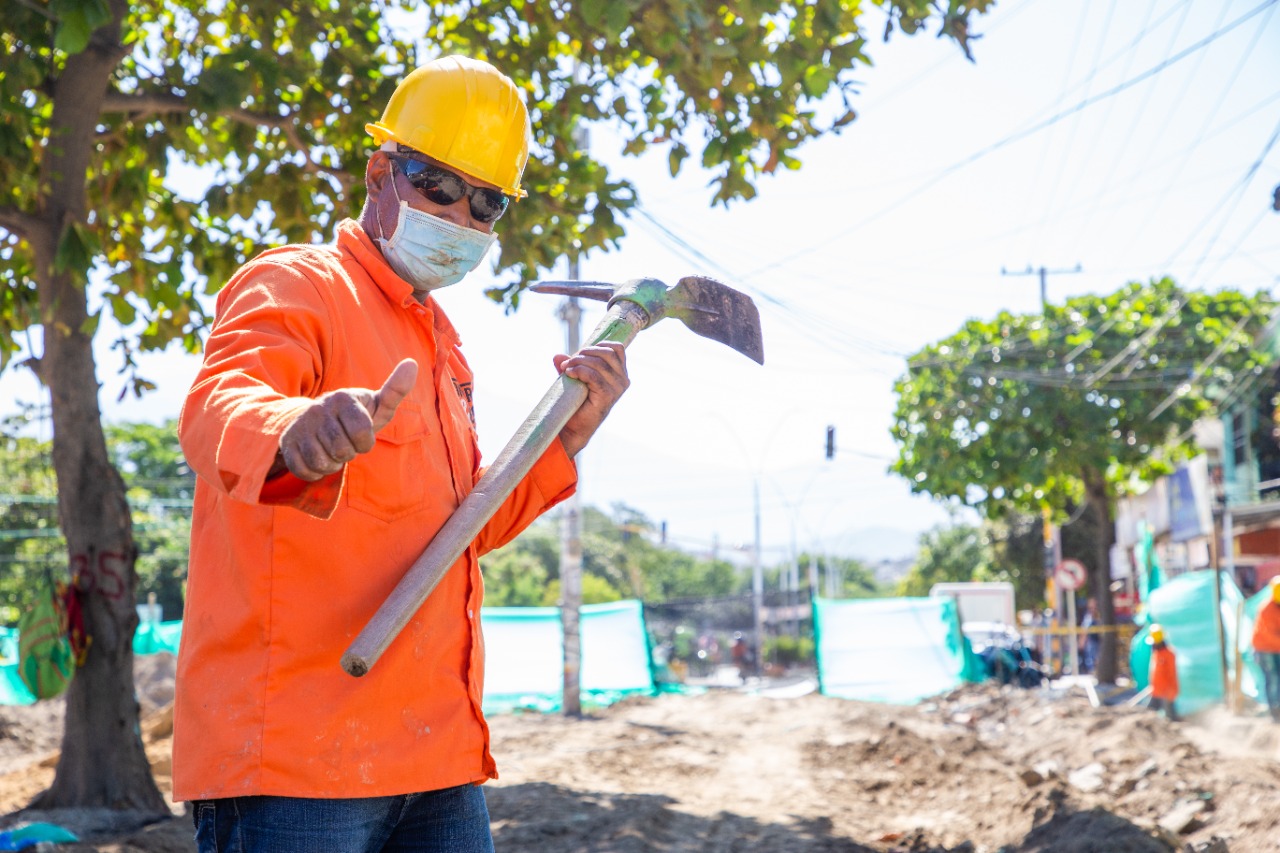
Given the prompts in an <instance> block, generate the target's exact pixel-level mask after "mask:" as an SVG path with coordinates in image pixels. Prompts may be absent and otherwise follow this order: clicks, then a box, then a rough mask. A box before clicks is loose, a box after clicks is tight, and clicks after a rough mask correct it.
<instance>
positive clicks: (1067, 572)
mask: <svg viewBox="0 0 1280 853" xmlns="http://www.w3.org/2000/svg"><path fill="white" fill-rule="evenodd" d="M1087 575H1088V570H1087V569H1085V567H1084V563H1082V562H1080V561H1079V560H1063V561H1062V562H1061V563H1059V564H1058V568H1057V569H1055V570H1054V572H1053V579H1054V581H1056V582H1057V584H1058V586H1060V587H1062V588H1063V589H1079V588H1080V587H1082V586H1084V579H1085V577H1086V576H1087Z"/></svg>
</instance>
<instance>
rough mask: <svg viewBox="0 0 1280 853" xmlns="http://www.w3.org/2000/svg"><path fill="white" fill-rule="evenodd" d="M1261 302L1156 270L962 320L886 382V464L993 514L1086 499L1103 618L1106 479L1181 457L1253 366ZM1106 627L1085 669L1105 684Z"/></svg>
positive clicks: (1152, 469) (1166, 466) (1111, 645)
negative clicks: (889, 403)
mask: <svg viewBox="0 0 1280 853" xmlns="http://www.w3.org/2000/svg"><path fill="white" fill-rule="evenodd" d="M1273 304H1274V303H1273V302H1272V300H1271V298H1270V297H1269V296H1268V295H1266V294H1260V295H1257V296H1246V295H1244V294H1242V293H1239V292H1236V291H1231V290H1223V291H1221V292H1218V293H1204V292H1200V291H1184V290H1182V289H1181V288H1179V287H1178V286H1177V285H1175V284H1174V282H1173V281H1171V280H1170V279H1167V278H1166V279H1160V280H1155V281H1151V282H1150V283H1147V284H1140V283H1131V284H1128V285H1126V286H1124V287H1123V288H1121V289H1120V290H1118V291H1116V292H1114V293H1111V294H1106V295H1102V296H1095V295H1089V296H1081V297H1077V298H1073V299H1069V300H1067V302H1066V303H1065V304H1064V305H1061V306H1054V305H1050V306H1048V307H1047V310H1046V313H1045V314H1044V315H1040V314H1034V315H1014V314H1009V313H1002V314H1000V315H999V316H997V317H996V318H995V319H993V320H989V321H987V320H971V321H969V322H968V323H966V324H965V325H964V326H963V328H961V330H960V331H959V332H957V333H956V334H954V335H952V336H950V337H948V338H945V339H943V340H941V341H938V342H937V343H933V344H930V345H929V346H927V347H925V348H924V349H923V350H921V351H920V352H918V353H916V354H915V355H913V356H911V358H910V359H908V371H907V373H906V375H904V376H903V377H902V378H900V379H899V380H898V382H897V384H896V386H895V390H896V392H897V394H898V405H897V411H896V414H895V424H894V430H893V432H894V437H895V438H896V440H897V442H898V445H899V451H898V459H897V461H896V462H895V463H894V465H893V470H894V471H896V472H898V473H899V474H901V475H902V476H904V477H905V478H907V480H908V482H909V483H910V484H911V488H912V490H913V491H915V492H926V493H928V494H931V495H933V496H934V497H937V498H940V499H945V500H951V501H958V502H961V503H965V504H969V505H971V506H974V507H976V508H979V509H980V510H982V511H983V512H984V513H985V514H986V515H987V516H988V517H991V518H997V517H1000V516H1001V515H1002V514H1004V513H1005V512H1007V511H1009V510H1012V509H1017V510H1021V511H1023V512H1027V513H1033V514H1038V513H1039V511H1040V508H1041V507H1042V506H1049V507H1050V508H1052V510H1053V511H1054V513H1055V515H1056V516H1057V517H1058V518H1059V520H1061V519H1062V518H1063V517H1064V516H1065V512H1066V508H1067V507H1068V506H1077V507H1078V506H1081V505H1083V504H1084V503H1085V502H1087V503H1088V506H1089V510H1090V511H1092V512H1093V513H1094V514H1095V517H1096V525H1097V526H1096V528H1095V530H1096V531H1097V533H1098V535H1097V537H1096V538H1095V541H1094V543H1093V545H1094V547H1093V559H1092V560H1090V561H1089V563H1090V564H1091V566H1092V572H1091V579H1090V581H1089V591H1090V593H1091V594H1092V595H1093V596H1094V597H1095V598H1096V599H1097V601H1098V610H1099V615H1100V616H1101V619H1102V622H1103V623H1104V624H1114V621H1115V611H1114V606H1113V602H1112V598H1111V578H1110V551H1111V545H1112V543H1113V542H1114V536H1115V528H1114V524H1113V520H1112V505H1113V502H1114V497H1115V495H1116V494H1117V492H1118V490H1120V489H1123V488H1126V487H1129V486H1132V485H1134V484H1136V483H1138V482H1141V481H1146V480H1149V478H1151V477H1153V476H1155V475H1156V474H1159V473H1165V472H1167V471H1169V470H1171V468H1170V466H1171V465H1172V464H1173V463H1175V462H1176V461H1178V460H1179V459H1183V458H1185V457H1187V456H1188V455H1190V454H1191V453H1193V452H1194V450H1195V448H1194V446H1193V445H1192V443H1191V441H1190V436H1191V427H1192V424H1193V423H1194V422H1195V421H1196V420H1197V419H1198V418H1200V417H1202V416H1204V415H1206V414H1209V413H1210V412H1211V411H1213V408H1214V399H1215V397H1221V396H1222V395H1223V394H1224V393H1230V389H1232V388H1233V387H1235V386H1236V385H1237V384H1238V383H1239V382H1240V381H1241V379H1242V378H1244V377H1247V376H1250V375H1252V374H1254V373H1257V372H1261V371H1262V370H1263V366H1264V365H1265V364H1267V363H1268V362H1269V360H1270V358H1271V356H1270V355H1269V354H1268V353H1267V352H1265V351H1264V350H1262V349H1260V347H1259V345H1258V340H1259V338H1260V333H1261V331H1262V329H1263V327H1264V326H1265V325H1266V324H1267V322H1268V321H1269V319H1270V317H1271V312H1272V308H1273ZM1116 663H1117V661H1116V644H1115V636H1114V635H1113V634H1110V633H1107V634H1103V635H1102V645H1101V655H1100V660H1099V663H1098V670H1097V672H1098V678H1099V679H1100V680H1101V681H1103V682H1111V681H1114V679H1115V676H1116V672H1117V670H1116Z"/></svg>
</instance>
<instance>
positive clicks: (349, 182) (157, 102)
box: [102, 91, 356, 192]
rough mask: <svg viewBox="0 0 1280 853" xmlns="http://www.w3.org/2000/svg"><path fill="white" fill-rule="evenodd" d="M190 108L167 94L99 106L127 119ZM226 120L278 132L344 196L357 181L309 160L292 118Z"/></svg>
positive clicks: (235, 114) (231, 113)
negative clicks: (335, 184) (336, 183)
mask: <svg viewBox="0 0 1280 853" xmlns="http://www.w3.org/2000/svg"><path fill="white" fill-rule="evenodd" d="M191 108H192V107H191V104H190V103H188V101H187V100H186V99H185V98H183V97H181V96H180V95H174V94H171V93H167V92H149V93H146V94H140V95H126V94H124V93H122V92H115V91H112V92H108V93H107V97H106V98H105V99H103V102H102V112H103V113H128V114H130V115H136V114H143V115H155V114H165V113H185V112H188V111H189V110H191ZM218 115H221V116H223V117H225V118H229V119H231V120H232V121H236V122H239V123H241V124H248V125H252V126H254V127H269V128H275V129H276V130H279V131H280V132H281V133H282V134H284V137H285V139H286V140H287V141H288V142H289V144H290V145H291V146H293V147H294V148H295V149H296V150H297V151H298V152H299V153H300V154H302V155H303V158H304V161H303V165H302V168H303V170H304V171H307V172H310V173H312V174H323V175H328V176H330V177H332V178H334V179H335V180H336V181H337V182H338V183H339V184H341V186H342V190H343V192H349V191H350V190H351V187H352V186H353V185H354V184H355V182H356V179H355V177H354V176H352V175H351V174H350V173H349V172H344V171H342V170H340V169H330V168H328V167H327V166H322V165H320V164H319V163H316V162H315V161H314V160H312V159H311V152H310V150H309V148H308V146H307V144H306V143H305V142H304V141H303V139H302V137H301V136H299V135H298V125H297V123H296V122H295V121H294V117H293V116H292V115H271V114H269V113H255V112H253V111H251V110H246V109H243V108H241V107H232V108H229V109H225V110H222V111H220V112H219V113H218Z"/></svg>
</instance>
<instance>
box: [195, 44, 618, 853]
mask: <svg viewBox="0 0 1280 853" xmlns="http://www.w3.org/2000/svg"><path fill="white" fill-rule="evenodd" d="M368 129H369V131H370V133H371V134H372V135H373V137H374V139H375V141H376V142H377V144H378V145H379V146H380V147H379V149H378V150H377V151H375V152H374V153H373V154H372V155H371V157H370V158H369V163H368V166H367V171H366V186H367V189H368V201H367V203H366V205H365V207H364V210H363V211H362V213H361V214H360V218H359V221H351V220H346V221H343V222H342V223H340V224H339V225H338V227H337V235H336V241H335V243H334V244H332V245H326V246H287V247H284V248H280V249H274V250H271V251H268V252H265V253H263V254H262V255H260V256H259V257H257V258H255V259H254V260H253V261H251V262H249V263H248V264H246V265H245V266H244V267H243V268H242V269H241V270H239V271H238V272H237V273H236V275H235V276H234V277H233V278H232V279H231V281H230V282H229V283H228V284H227V285H226V287H225V288H224V289H223V290H222V291H221V292H220V293H219V295H218V304H217V319H216V321H215V323H214V326H213V329H212V332H211V334H210V336H209V340H208V342H207V344H206V347H205V358H204V364H203V366H202V368H201V370H200V373H199V374H198V376H197V377H196V380H195V383H194V384H193V386H192V388H191V391H190V392H189V395H188V397H187V400H186V403H185V405H184V407H183V411H182V417H181V419H180V422H179V436H180V438H181V441H182V447H183V450H184V452H185V454H186V457H187V460H188V462H189V463H190V465H191V466H192V468H194V469H195V471H196V472H197V474H198V475H199V480H198V484H197V489H196V504H195V511H194V516H193V523H192V549H191V564H190V573H189V585H188V600H187V607H186V612H185V614H184V627H183V637H182V644H181V652H180V655H179V661H178V678H177V698H176V708H175V720H174V737H175V740H174V796H175V798H177V799H181V800H191V801H194V818H195V823H196V840H197V842H198V845H199V847H200V849H201V850H202V851H213V850H219V851H226V850H237V851H240V850H243V851H267V850H270V851H273V853H279V851H297V852H298V853H315V851H334V852H335V853H358V851H377V850H397V851H399V850H423V851H426V850H432V851H451V853H457V851H473V850H482V851H483V850H492V849H493V842H492V838H491V835H490V830H489V817H488V812H487V810H486V808H485V803H484V796H483V793H482V792H481V789H480V788H479V787H477V786H478V784H479V783H481V782H483V781H485V780H487V779H490V778H496V776H497V770H496V767H495V764H494V761H493V758H492V757H491V756H490V754H489V731H488V727H487V725H486V723H485V720H484V717H483V715H482V713H481V695H482V692H483V671H484V640H483V637H482V635H481V630H480V606H481V602H482V599H483V585H482V581H481V577H480V572H479V567H478V557H479V555H480V554H482V553H484V552H485V551H487V550H490V549H492V548H495V547H497V546H499V545H501V544H503V543H504V542H507V541H509V540H510V539H512V538H513V537H514V536H515V535H516V534H517V533H519V531H520V530H522V529H523V528H524V527H525V526H527V525H528V524H529V523H530V522H531V521H532V520H533V519H534V518H536V517H537V516H538V515H539V514H540V513H542V512H543V511H545V510H546V509H547V508H549V507H551V506H553V505H554V504H555V503H557V502H558V501H560V500H562V499H563V498H565V497H566V496H568V495H569V494H571V493H572V490H573V488H574V486H575V483H576V470H575V467H574V464H573V462H572V461H571V460H572V457H573V456H574V454H576V453H577V452H578V451H579V450H581V449H582V447H583V446H584V445H585V444H586V442H587V440H588V439H589V438H590V437H591V435H592V434H593V433H594V432H595V430H596V429H597V428H598V427H599V426H600V423H601V422H602V420H603V419H604V417H605V415H606V414H607V413H608V411H609V409H610V408H611V407H612V406H613V405H614V403H615V402H616V401H617V400H618V398H619V397H620V396H621V394H622V393H623V391H624V390H625V389H626V387H627V384H628V379H627V372H626V364H625V360H624V356H623V350H622V346H621V345H619V344H605V345H602V346H589V347H585V348H584V349H583V350H582V351H581V352H579V353H577V354H574V355H573V356H571V357H567V358H566V357H565V356H556V357H555V359H553V361H554V365H555V367H556V368H558V369H559V370H561V371H562V372H563V373H565V374H568V375H570V376H572V377H573V378H575V379H579V380H581V381H582V382H584V383H585V384H586V386H587V388H588V396H587V400H586V402H585V403H584V404H583V406H582V408H581V409H580V410H579V411H578V412H577V414H575V415H574V416H573V418H572V419H571V420H570V421H569V422H568V423H567V424H566V425H565V427H564V429H563V431H562V432H561V433H560V435H559V441H558V442H555V443H553V444H552V446H551V448H550V449H549V450H548V451H547V452H546V454H544V455H543V457H542V458H541V459H539V460H538V462H537V463H536V464H535V465H534V467H533V470H532V471H530V473H529V475H528V476H527V477H526V478H525V480H524V481H523V482H522V483H521V484H520V485H519V486H518V487H517V488H516V489H515V491H514V492H513V493H512V495H511V496H510V498H508V499H507V501H506V503H505V504H504V505H503V506H502V508H501V509H500V510H499V511H498V512H497V514H496V515H495V516H494V517H493V519H492V520H491V521H490V522H489V523H488V524H487V526H486V527H485V528H484V529H483V530H482V531H481V533H480V535H479V536H478V537H477V539H476V541H475V542H474V543H473V544H472V545H471V546H470V547H469V548H468V549H467V551H466V553H465V554H464V555H463V556H462V557H460V558H459V560H458V562H457V564H455V565H454V566H453V567H452V568H451V569H450V571H449V573H448V574H447V575H446V576H445V578H444V579H443V580H442V581H441V583H440V584H439V586H438V587H437V588H436V589H435V591H434V592H433V594H432V595H431V597H430V598H429V599H428V600H427V602H426V603H425V604H424V605H423V606H422V608H421V609H420V610H419V611H418V613H417V614H416V615H415V616H414V618H413V620H412V621H411V622H410V623H409V624H408V625H407V626H406V628H405V630H404V631H403V632H402V633H401V634H400V636H399V637H398V639H396V641H395V642H393V643H392V644H391V646H390V647H389V648H388V650H387V652H386V653H385V655H384V656H383V658H382V660H381V662H380V663H379V665H378V666H377V667H375V668H374V669H373V670H372V671H371V672H370V673H369V674H368V675H366V676H365V677H364V678H362V679H355V678H352V677H351V676H349V675H347V674H346V673H345V672H344V671H343V670H342V669H341V668H340V667H339V659H340V657H341V655H342V652H343V650H344V649H345V648H346V646H347V645H348V644H349V643H350V642H351V640H352V639H353V638H354V637H355V636H356V634H357V633H359V631H360V630H361V628H363V626H364V625H365V623H366V622H367V621H368V620H369V618H370V617H371V616H372V615H373V613H374V612H375V611H376V610H377V608H378V606H379V605H380V604H381V603H382V601H383V600H384V599H385V598H386V596H387V595H388V593H390V592H391V590H392V589H393V588H394V586H395V585H396V583H397V582H398V580H399V579H400V577H401V576H402V575H403V574H404V572H405V571H406V569H407V568H408V567H409V566H410V565H411V564H412V562H413V561H414V559H415V558H416V557H417V556H418V555H419V554H420V553H421V551H422V550H423V548H424V547H425V546H426V545H427V543H428V542H429V541H430V540H431V538H432V537H433V536H434V534H435V533H436V531H437V530H438V529H440V527H441V526H442V525H443V524H444V522H445V520H446V519H448V517H449V516H450V514H451V513H452V512H453V510H454V509H455V508H456V507H457V506H458V505H459V503H460V502H461V501H462V499H463V498H464V497H465V496H466V495H467V494H468V493H469V492H470V490H471V489H472V487H473V486H474V485H475V483H476V481H477V480H478V479H479V477H480V473H481V469H480V466H479V462H480V459H479V452H478V449H477V445H476V441H475V431H474V430H475V427H474V417H473V411H472V407H471V400H472V376H471V371H470V369H469V368H468V367H467V363H466V361H465V359H463V357H462V353H461V350H460V348H459V343H460V342H459V338H458V335H457V333H456V332H455V331H454V329H453V327H452V325H450V323H449V320H448V319H447V318H446V317H445V315H444V314H443V312H442V311H441V310H440V306H439V305H438V304H436V301H435V300H434V299H433V298H432V297H431V291H433V290H434V289H436V288H438V287H442V286H445V285H449V284H453V283H455V282H457V281H458V280H460V279H461V278H462V277H463V276H464V275H466V273H468V272H470V271H471V270H472V269H474V268H475V267H476V266H477V265H478V264H479V263H480V261H481V259H482V258H483V256H484V255H485V253H486V251H487V250H488V249H489V248H490V246H491V244H492V241H493V239H494V238H493V235H492V231H493V226H494V223H495V221H496V220H497V219H498V217H500V216H501V215H502V213H503V212H504V211H505V210H506V207H507V205H508V203H509V202H510V201H512V200H514V199H518V198H520V197H521V196H523V195H525V192H524V191H523V190H522V189H521V188H520V178H521V174H522V172H523V170H524V166H525V162H526V160H527V158H528V151H529V137H530V133H529V119H528V114H527V112H526V110H525V106H524V104H523V103H522V102H521V100H520V97H519V94H518V92H517V90H516V87H515V85H514V84H513V83H512V81H511V80H509V79H508V78H507V77H505V76H504V75H503V74H501V73H500V72H499V71H498V70H497V69H495V68H494V67H493V66H491V65H489V64H487V63H483V62H477V61H474V60H469V59H463V58H459V57H446V58H444V59H440V60H436V61H433V62H431V63H428V64H427V65H425V66H423V67H421V68H419V69H417V70H415V71H414V72H412V73H411V74H409V75H408V76H407V77H405V79H404V80H403V81H402V82H401V84H400V85H399V86H398V87H397V89H396V91H395V93H394V94H393V95H392V97H391V100H390V102H389V103H388V105H387V108H386V111H385V113H384V115H383V117H382V120H381V121H378V122H374V123H372V124H370V125H368Z"/></svg>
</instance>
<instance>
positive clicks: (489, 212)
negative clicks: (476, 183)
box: [387, 153, 511, 223]
mask: <svg viewBox="0 0 1280 853" xmlns="http://www.w3.org/2000/svg"><path fill="white" fill-rule="evenodd" d="M387 156H388V157H389V158H390V159H391V161H392V162H393V163H395V164H396V168H398V169H399V170H400V174H402V175H404V176H405V178H406V179H408V181H409V183H411V184H413V188H414V189H416V190H417V191H418V192H420V193H422V195H423V196H424V197H426V199H427V201H430V202H431V203H433V204H439V205H442V206H448V205H450V204H454V203H455V202H457V200H458V199H460V198H462V197H463V196H466V198H467V201H469V202H470V204H471V218H472V219H474V220H476V221H477V222H484V223H489V222H495V221H497V219H498V217H500V216H502V214H504V213H506V212H507V205H508V204H510V203H511V197H510V196H508V195H506V194H505V193H504V192H502V190H491V189H489V188H488V187H473V186H472V185H471V184H469V183H467V182H466V181H465V180H463V179H462V177H460V176H459V175H456V174H454V173H453V172H450V171H449V170H448V169H445V168H443V167H441V166H436V165H434V164H432V163H424V162H422V161H421V160H415V159H414V158H412V157H407V156H405V155H404V154H391V153H388V154H387Z"/></svg>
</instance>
